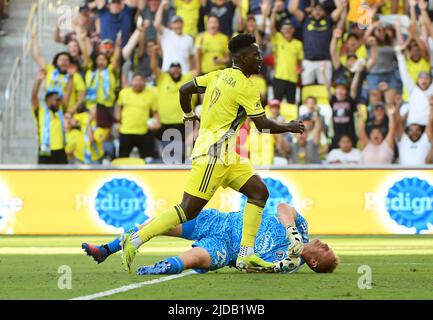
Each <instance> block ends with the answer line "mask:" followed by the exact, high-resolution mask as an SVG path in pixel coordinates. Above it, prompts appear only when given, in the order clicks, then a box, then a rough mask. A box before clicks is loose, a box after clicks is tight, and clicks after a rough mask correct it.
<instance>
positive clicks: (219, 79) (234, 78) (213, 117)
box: [192, 67, 265, 164]
mask: <svg viewBox="0 0 433 320" xmlns="http://www.w3.org/2000/svg"><path fill="white" fill-rule="evenodd" d="M194 84H195V85H196V87H198V88H200V87H201V88H206V92H205V95H204V100H203V105H202V110H201V113H200V118H201V119H200V131H199V137H198V139H197V141H196V143H195V145H194V149H193V151H192V158H193V159H194V158H197V157H199V156H201V155H206V154H208V155H211V156H217V157H219V158H220V159H221V160H222V161H223V162H224V163H225V164H229V163H233V161H235V160H236V151H235V147H236V135H237V132H238V131H239V128H240V127H241V126H242V124H243V123H244V122H245V120H246V118H247V116H249V117H250V118H254V117H259V116H262V115H264V114H265V111H264V109H263V107H262V104H261V103H260V95H259V88H258V87H257V86H256V85H255V84H254V82H253V81H251V79H249V78H247V77H246V76H245V75H244V74H243V72H242V71H241V70H240V69H239V68H237V67H232V68H227V69H224V70H218V71H214V72H211V73H208V74H206V75H204V76H201V77H197V78H195V79H194Z"/></svg>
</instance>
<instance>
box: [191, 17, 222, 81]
mask: <svg viewBox="0 0 433 320" xmlns="http://www.w3.org/2000/svg"><path fill="white" fill-rule="evenodd" d="M228 43H229V38H228V37H227V36H226V35H224V34H222V33H221V32H219V19H218V17H216V16H213V15H209V17H208V19H207V26H206V31H204V32H202V33H200V34H199V35H198V36H197V38H196V40H195V47H196V54H195V60H196V66H198V67H199V68H200V69H199V71H200V72H201V73H202V74H206V73H209V72H211V71H215V70H220V69H224V68H225V67H226V64H227V63H228V62H229V51H228Z"/></svg>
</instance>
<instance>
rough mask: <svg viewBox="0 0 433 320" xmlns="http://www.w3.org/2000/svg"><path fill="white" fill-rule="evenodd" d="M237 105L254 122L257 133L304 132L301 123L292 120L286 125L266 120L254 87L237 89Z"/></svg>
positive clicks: (252, 85)
mask: <svg viewBox="0 0 433 320" xmlns="http://www.w3.org/2000/svg"><path fill="white" fill-rule="evenodd" d="M238 90H239V93H238V96H237V103H238V104H239V105H240V106H241V107H242V108H244V109H245V111H246V113H247V115H248V117H249V118H250V119H251V120H252V121H253V122H254V124H255V126H256V128H257V130H258V131H260V132H262V133H271V134H278V133H285V132H293V133H302V132H304V130H305V127H304V124H303V123H302V121H297V120H292V121H290V122H288V123H281V122H277V121H274V120H272V119H268V117H266V114H265V110H264V109H263V106H262V103H261V100H260V93H259V90H258V88H257V86H256V85H254V84H252V83H249V84H248V85H247V86H245V87H242V88H239V89H238Z"/></svg>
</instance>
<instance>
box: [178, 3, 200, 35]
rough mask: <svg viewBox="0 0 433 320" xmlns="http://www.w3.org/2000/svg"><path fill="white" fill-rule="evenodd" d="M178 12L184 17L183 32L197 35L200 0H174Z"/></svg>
mask: <svg viewBox="0 0 433 320" xmlns="http://www.w3.org/2000/svg"><path fill="white" fill-rule="evenodd" d="M173 4H174V8H175V10H176V14H177V15H178V16H180V17H181V18H182V19H183V23H184V24H183V33H185V34H189V35H190V36H192V37H193V38H195V37H196V36H197V32H198V19H199V16H200V0H174V1H173Z"/></svg>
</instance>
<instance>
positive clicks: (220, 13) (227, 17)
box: [201, 0, 241, 38]
mask: <svg viewBox="0 0 433 320" xmlns="http://www.w3.org/2000/svg"><path fill="white" fill-rule="evenodd" d="M201 1H202V12H203V15H204V16H207V17H210V16H215V17H217V18H218V20H219V22H220V31H221V33H223V34H225V35H226V36H227V37H228V38H231V36H232V34H233V17H234V16H235V10H236V7H238V6H239V3H240V2H241V0H213V1H211V0H201Z"/></svg>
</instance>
